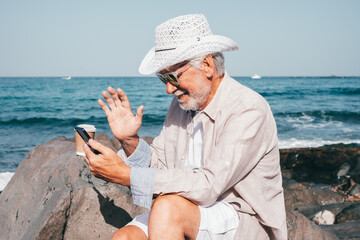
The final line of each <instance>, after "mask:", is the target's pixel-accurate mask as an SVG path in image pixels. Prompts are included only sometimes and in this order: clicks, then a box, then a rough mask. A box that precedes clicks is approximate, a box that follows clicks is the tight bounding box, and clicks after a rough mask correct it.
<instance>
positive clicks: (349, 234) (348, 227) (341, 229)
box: [320, 221, 360, 240]
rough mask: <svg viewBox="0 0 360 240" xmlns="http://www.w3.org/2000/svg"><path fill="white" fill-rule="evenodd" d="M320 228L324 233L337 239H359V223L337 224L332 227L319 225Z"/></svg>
mask: <svg viewBox="0 0 360 240" xmlns="http://www.w3.org/2000/svg"><path fill="white" fill-rule="evenodd" d="M320 227H321V228H322V229H323V230H325V231H328V232H331V233H333V234H335V235H336V236H338V237H339V239H346V240H355V239H356V240H359V239H360V221H356V222H347V223H339V224H334V225H321V226H320Z"/></svg>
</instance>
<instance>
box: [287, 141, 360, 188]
mask: <svg viewBox="0 0 360 240" xmlns="http://www.w3.org/2000/svg"><path fill="white" fill-rule="evenodd" d="M357 154H360V146H359V145H355V144H349V145H344V144H337V145H329V146H324V147H319V148H294V149H281V150H280V156H281V160H280V161H281V166H282V168H283V169H290V170H292V171H294V172H295V173H296V178H295V180H296V181H298V182H302V181H309V182H315V183H335V182H336V173H337V171H338V169H339V168H340V166H341V165H342V164H343V163H345V162H346V161H347V160H349V159H350V158H351V157H353V156H355V155H357Z"/></svg>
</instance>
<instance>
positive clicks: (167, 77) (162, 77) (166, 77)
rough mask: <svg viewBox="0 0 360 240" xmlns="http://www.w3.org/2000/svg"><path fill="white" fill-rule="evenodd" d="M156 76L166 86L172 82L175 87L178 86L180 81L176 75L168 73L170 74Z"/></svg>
mask: <svg viewBox="0 0 360 240" xmlns="http://www.w3.org/2000/svg"><path fill="white" fill-rule="evenodd" d="M156 76H157V77H158V78H159V79H160V80H161V81H162V82H163V83H164V84H166V83H167V82H170V83H171V84H173V85H178V84H179V83H178V80H177V77H176V75H174V74H172V73H168V74H165V75H163V74H156Z"/></svg>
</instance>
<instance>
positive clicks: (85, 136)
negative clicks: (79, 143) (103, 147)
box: [75, 127, 100, 154]
mask: <svg viewBox="0 0 360 240" xmlns="http://www.w3.org/2000/svg"><path fill="white" fill-rule="evenodd" d="M75 131H76V132H77V133H78V134H79V135H80V137H81V138H82V139H83V140H84V142H85V143H86V144H87V143H88V142H89V140H90V139H91V137H90V136H89V134H88V133H87V132H86V130H85V129H84V128H82V127H75ZM89 148H90V150H91V151H92V152H93V153H95V154H100V152H99V151H97V150H95V149H93V148H92V147H90V146H89Z"/></svg>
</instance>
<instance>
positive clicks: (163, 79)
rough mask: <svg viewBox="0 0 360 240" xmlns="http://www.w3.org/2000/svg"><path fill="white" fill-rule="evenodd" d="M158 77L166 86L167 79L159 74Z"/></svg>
mask: <svg viewBox="0 0 360 240" xmlns="http://www.w3.org/2000/svg"><path fill="white" fill-rule="evenodd" d="M157 77H158V78H159V79H160V80H161V81H162V82H163V83H164V84H166V79H165V78H164V76H163V75H160V74H158V75H157Z"/></svg>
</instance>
